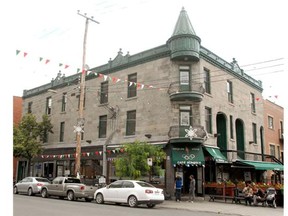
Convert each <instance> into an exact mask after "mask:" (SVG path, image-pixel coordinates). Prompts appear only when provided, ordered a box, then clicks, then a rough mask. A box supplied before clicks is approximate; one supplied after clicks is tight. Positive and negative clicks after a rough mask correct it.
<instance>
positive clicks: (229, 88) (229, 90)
mask: <svg viewBox="0 0 288 216" xmlns="http://www.w3.org/2000/svg"><path fill="white" fill-rule="evenodd" d="M227 93H228V101H229V103H233V86H232V82H231V81H230V80H227Z"/></svg>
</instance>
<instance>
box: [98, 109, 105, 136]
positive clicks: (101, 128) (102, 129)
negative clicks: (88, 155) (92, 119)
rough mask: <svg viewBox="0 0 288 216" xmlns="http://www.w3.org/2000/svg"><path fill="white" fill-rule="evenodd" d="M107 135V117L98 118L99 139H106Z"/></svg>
mask: <svg viewBox="0 0 288 216" xmlns="http://www.w3.org/2000/svg"><path fill="white" fill-rule="evenodd" d="M106 133H107V115H104V116H100V117H99V138H106Z"/></svg>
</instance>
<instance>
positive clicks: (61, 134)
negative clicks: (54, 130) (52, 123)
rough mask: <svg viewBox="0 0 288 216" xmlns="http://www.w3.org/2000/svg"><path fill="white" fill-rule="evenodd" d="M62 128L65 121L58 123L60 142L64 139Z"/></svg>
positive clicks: (63, 128)
mask: <svg viewBox="0 0 288 216" xmlns="http://www.w3.org/2000/svg"><path fill="white" fill-rule="evenodd" d="M64 130H65V122H61V123H60V139H59V141H60V142H63V141H64Z"/></svg>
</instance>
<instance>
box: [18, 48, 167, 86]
mask: <svg viewBox="0 0 288 216" xmlns="http://www.w3.org/2000/svg"><path fill="white" fill-rule="evenodd" d="M20 53H23V57H24V58H25V57H26V56H27V55H28V53H27V52H22V51H21V50H16V55H18V56H21V55H20ZM39 61H40V62H44V64H48V63H51V60H50V59H44V58H43V57H39ZM58 66H59V67H64V69H67V68H68V67H70V65H68V64H63V63H59V64H58ZM80 70H81V69H80V68H77V73H79V72H80ZM86 72H87V70H85V69H82V73H86ZM93 73H94V74H95V75H96V76H99V78H103V79H104V81H106V80H108V79H109V80H110V81H112V82H113V83H114V84H115V83H118V82H129V87H131V86H133V85H134V86H136V87H137V89H143V88H144V87H146V88H153V89H158V90H165V89H164V88H156V87H154V86H153V85H147V84H142V83H136V82H131V81H128V80H126V79H125V80H121V79H119V78H117V77H111V76H108V75H104V74H101V73H97V72H93Z"/></svg>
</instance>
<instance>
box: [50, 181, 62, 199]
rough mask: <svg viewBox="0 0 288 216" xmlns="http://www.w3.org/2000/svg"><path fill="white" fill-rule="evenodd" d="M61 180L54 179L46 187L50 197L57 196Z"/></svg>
mask: <svg viewBox="0 0 288 216" xmlns="http://www.w3.org/2000/svg"><path fill="white" fill-rule="evenodd" d="M60 180H61V178H60V177H56V178H55V179H54V180H53V181H52V184H51V185H47V187H48V188H49V190H48V193H49V194H50V195H55V196H57V195H59V182H60Z"/></svg>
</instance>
